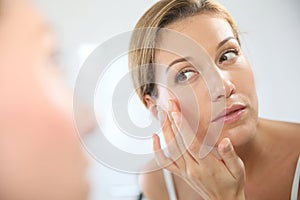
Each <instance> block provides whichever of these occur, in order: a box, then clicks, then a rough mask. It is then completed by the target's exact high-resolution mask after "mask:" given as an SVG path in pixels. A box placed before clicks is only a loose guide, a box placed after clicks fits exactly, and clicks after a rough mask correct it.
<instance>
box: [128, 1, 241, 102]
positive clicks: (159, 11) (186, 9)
mask: <svg viewBox="0 0 300 200" xmlns="http://www.w3.org/2000/svg"><path fill="white" fill-rule="evenodd" d="M199 14H211V15H214V16H217V17H220V18H223V19H225V20H226V21H227V22H228V23H229V24H230V26H231V27H232V30H233V33H234V36H235V38H236V39H237V40H238V42H240V39H239V33H238V29H237V26H236V23H235V22H234V20H233V18H232V16H231V14H230V13H229V11H228V10H227V9H226V8H225V7H223V6H222V5H220V4H219V3H216V2H214V1H212V0H160V1H158V2H157V3H156V4H154V5H153V6H152V7H151V8H150V9H149V10H148V11H147V12H146V13H145V14H144V15H143V16H142V17H141V18H140V19H139V21H138V23H137V24H136V26H135V29H134V31H133V34H132V36H131V41H130V53H129V70H130V71H131V76H132V79H133V83H134V85H135V87H136V92H137V94H138V96H139V97H140V99H141V100H142V101H143V103H144V104H145V105H146V102H145V100H144V98H143V97H144V96H145V95H146V94H149V95H150V96H152V97H157V96H158V91H157V88H156V86H155V67H154V58H155V45H156V42H157V33H158V31H159V29H161V28H165V27H166V26H168V25H170V24H172V23H174V22H176V21H180V20H183V19H185V18H187V17H192V16H195V15H199Z"/></svg>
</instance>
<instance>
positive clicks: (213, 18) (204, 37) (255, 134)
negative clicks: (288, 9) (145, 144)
mask: <svg viewBox="0 0 300 200" xmlns="http://www.w3.org/2000/svg"><path fill="white" fill-rule="evenodd" d="M149 27H150V28H152V29H151V30H149V31H140V30H143V29H144V28H149ZM166 29H167V30H166ZM135 30H136V31H135V32H134V34H133V36H132V41H131V50H132V51H131V53H130V55H129V64H130V70H131V72H132V77H133V81H134V84H135V86H136V88H137V93H138V95H139V97H140V99H141V100H142V101H143V102H144V104H145V105H146V106H147V108H148V109H149V110H150V111H151V112H152V113H153V115H155V116H157V117H158V118H159V120H160V121H161V124H162V131H163V134H164V137H165V140H166V142H167V143H168V144H170V143H172V145H168V150H169V156H166V155H165V154H163V152H162V150H161V146H160V140H159V137H158V136H157V135H154V137H153V138H154V144H153V146H154V151H155V152H156V161H157V163H158V165H159V166H161V167H164V168H165V169H167V170H169V171H170V172H172V174H171V175H170V174H168V173H166V172H165V171H164V170H158V171H155V172H151V173H147V174H143V175H141V179H140V180H141V185H142V189H143V192H144V194H145V196H146V197H147V199H149V200H151V199H153V200H156V199H160V200H164V199H166V200H167V199H278V200H279V199H289V198H293V199H297V198H299V196H298V197H297V191H298V190H299V186H298V184H297V183H299V177H297V173H295V169H296V165H297V161H298V158H299V155H300V148H299V146H300V134H299V132H300V125H299V124H293V123H287V122H279V121H272V120H266V119H261V118H258V103H257V96H256V90H255V84H254V78H253V73H252V70H251V66H250V64H249V62H248V60H247V58H246V56H245V55H244V54H243V51H242V49H241V47H240V39H239V33H238V30H237V27H236V24H235V22H234V20H233V18H232V17H231V15H230V13H229V12H228V11H227V10H226V9H225V8H224V7H223V6H221V5H220V4H218V3H216V2H214V1H211V0H199V1H198V0H161V1H159V2H158V3H156V4H155V5H154V6H152V7H151V8H150V9H149V10H148V11H147V12H146V13H145V14H144V15H143V16H142V18H141V19H140V20H139V21H138V23H137V25H136V27H135ZM153 30H154V31H153ZM168 30H170V31H171V32H176V33H178V34H179V35H184V36H186V37H187V38H189V39H190V40H193V41H194V42H195V43H196V44H198V45H200V46H201V47H202V48H203V49H204V51H206V52H207V56H208V57H209V59H210V60H211V61H212V62H213V64H212V65H207V66H206V68H208V67H209V68H212V69H211V70H213V71H214V75H215V80H220V81H221V83H222V85H223V86H222V87H221V88H217V87H210V85H209V84H208V85H207V86H206V84H207V83H213V81H211V80H210V79H212V80H213V78H212V77H208V79H209V80H208V81H207V80H205V78H207V77H204V78H203V77H202V74H201V71H199V70H198V68H197V67H196V65H197V64H199V63H197V62H194V63H193V64H195V65H193V64H191V63H192V62H193V61H192V60H193V59H187V57H192V58H195V56H194V55H188V54H187V53H185V51H184V50H183V51H182V52H181V53H182V54H181V55H178V54H176V51H175V53H174V51H172V50H173V49H171V50H170V51H168V48H169V47H170V46H176V44H178V45H179V43H180V41H181V40H180V39H177V40H175V41H174V40H171V39H170V38H171V37H170V35H172V34H169V33H168ZM179 38H180V37H179ZM180 45H182V46H184V45H183V44H181V43H180ZM143 47H146V48H143ZM169 49H170V48H169ZM185 50H186V51H188V50H189V49H188V48H187V49H185ZM193 53H194V54H197V52H193ZM183 54H184V56H185V57H184V56H183ZM199 54H201V52H199ZM193 56H194V57H193ZM203 57H205V56H203ZM199 62H200V61H199ZM158 66H160V67H158ZM200 66H201V65H200ZM164 67H165V70H163V69H162V68H164ZM166 67H167V68H166ZM204 68H205V67H204ZM169 69H172V70H169ZM205 70H207V69H204V71H205ZM162 71H165V72H162ZM171 71H173V72H171ZM162 77H163V79H166V80H174V81H173V82H172V83H170V82H171V81H166V82H168V84H167V86H169V87H171V89H172V90H173V91H174V90H175V91H176V92H175V93H176V95H175V96H177V98H176V97H174V95H170V91H168V89H169V90H170V88H166V87H162V86H160V85H159V84H155V83H161V82H160V80H161V78H162ZM177 88H181V89H177ZM188 88H191V90H188ZM211 88H213V89H214V90H211ZM187 91H192V92H193V95H194V96H195V98H194V99H196V103H197V104H196V105H193V103H192V95H191V94H188V93H187ZM199 91H201V92H199ZM190 93H191V92H190ZM170 99H171V100H170ZM215 102H224V109H223V110H222V111H223V112H221V113H219V114H217V113H215V112H214V110H213V107H214V106H212V107H211V106H210V105H214V104H215ZM168 104H169V106H168V109H166V105H168ZM191 105H193V106H192V108H191ZM158 107H163V108H162V109H161V108H159V109H158ZM193 109H194V110H199V111H200V116H199V113H197V112H196V114H195V112H193ZM183 111H185V112H183ZM186 121H187V123H188V124H191V123H193V122H195V121H196V122H197V123H198V124H197V126H198V127H199V128H197V129H195V128H192V130H194V134H195V139H194V140H193V141H192V143H191V145H189V146H188V150H187V151H182V148H181V147H182V144H185V143H186V141H185V139H184V138H185V137H186V135H187V134H189V133H190V130H191V129H190V130H188V129H184V128H182V127H183V126H184V125H183V124H184V123H185V122H186ZM216 122H219V123H221V124H222V125H223V128H222V129H221V130H222V131H221V133H220V136H219V137H218V138H217V140H216V143H215V145H214V147H215V148H216V149H217V152H218V153H217V154H216V153H212V152H211V153H209V154H208V155H207V156H206V157H204V158H203V157H199V149H200V147H201V145H202V143H203V142H204V139H205V137H206V136H207V134H208V133H207V132H209V127H210V126H212V125H213V124H215V123H216ZM178 134H179V135H180V137H177V136H178ZM174 139H175V141H176V142H175V144H174V142H172V141H173V140H174ZM178 152H179V153H182V155H181V156H180V157H179V158H178V156H177V157H176V155H175V156H174V154H177V155H178ZM154 165H155V162H154V161H151V162H150V163H149V164H148V165H147V166H146V169H153V167H154ZM292 185H293V186H294V188H293V190H292ZM291 191H292V192H291ZM291 193H292V194H291Z"/></svg>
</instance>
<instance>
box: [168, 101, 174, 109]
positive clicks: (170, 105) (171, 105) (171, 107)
mask: <svg viewBox="0 0 300 200" xmlns="http://www.w3.org/2000/svg"><path fill="white" fill-rule="evenodd" d="M168 106H169V107H168V111H172V110H173V109H174V104H173V101H172V100H169V105H168Z"/></svg>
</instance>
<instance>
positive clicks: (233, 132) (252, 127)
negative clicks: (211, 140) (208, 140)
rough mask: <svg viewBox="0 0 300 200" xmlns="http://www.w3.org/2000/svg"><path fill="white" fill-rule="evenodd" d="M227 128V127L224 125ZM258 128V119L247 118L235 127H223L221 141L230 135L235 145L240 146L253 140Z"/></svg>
mask: <svg viewBox="0 0 300 200" xmlns="http://www.w3.org/2000/svg"><path fill="white" fill-rule="evenodd" d="M224 128H226V127H224ZM256 128H257V119H247V120H245V121H244V122H243V123H240V124H238V125H236V126H234V127H230V128H227V129H225V130H224V129H223V132H222V134H221V137H220V139H219V142H220V141H221V140H222V139H223V138H225V137H228V138H229V139H230V141H231V143H232V145H233V146H235V147H240V146H243V145H245V144H247V143H248V142H249V141H251V140H252V139H253V138H254V136H255V134H256Z"/></svg>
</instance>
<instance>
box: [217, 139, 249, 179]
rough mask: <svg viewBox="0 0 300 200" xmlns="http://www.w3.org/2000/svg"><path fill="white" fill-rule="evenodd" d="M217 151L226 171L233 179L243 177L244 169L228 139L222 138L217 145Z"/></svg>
mask: <svg viewBox="0 0 300 200" xmlns="http://www.w3.org/2000/svg"><path fill="white" fill-rule="evenodd" d="M218 151H219V153H220V156H221V157H222V159H223V161H224V163H225V165H226V167H227V169H228V170H229V172H230V173H231V174H232V176H233V177H234V178H235V179H241V178H244V176H245V167H244V163H243V161H242V160H241V159H240V158H239V157H238V155H237V154H236V153H235V151H234V148H233V146H232V144H231V142H230V139H229V138H224V139H223V140H222V141H221V142H220V143H219V145H218Z"/></svg>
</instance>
